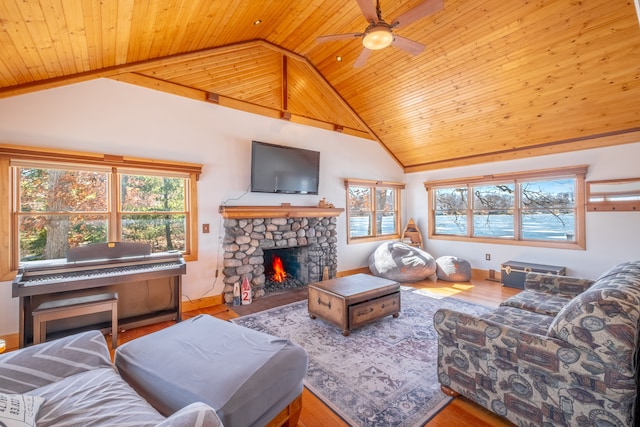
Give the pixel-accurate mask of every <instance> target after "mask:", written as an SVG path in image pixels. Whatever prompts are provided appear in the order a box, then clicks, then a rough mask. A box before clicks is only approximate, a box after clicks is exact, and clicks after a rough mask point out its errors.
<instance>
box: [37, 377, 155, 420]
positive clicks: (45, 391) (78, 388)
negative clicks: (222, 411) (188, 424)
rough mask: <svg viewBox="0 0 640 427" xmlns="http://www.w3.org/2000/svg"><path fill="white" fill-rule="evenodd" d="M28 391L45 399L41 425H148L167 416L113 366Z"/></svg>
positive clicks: (39, 415)
mask: <svg viewBox="0 0 640 427" xmlns="http://www.w3.org/2000/svg"><path fill="white" fill-rule="evenodd" d="M28 394H30V395H37V396H41V397H44V399H45V402H44V404H43V405H42V407H41V408H40V412H39V413H38V418H37V424H38V427H51V426H60V427H62V426H72V425H76V426H93V427H96V426H105V427H107V426H113V427H117V426H125V425H126V426H141V427H144V426H155V425H156V424H159V423H161V422H162V421H164V419H165V417H163V416H162V415H160V413H158V411H156V410H155V409H154V408H153V407H152V406H151V405H150V404H149V403H147V401H145V400H144V399H143V398H142V397H140V396H139V395H138V394H137V393H136V392H135V391H134V390H133V389H132V388H131V387H130V386H129V385H128V384H127V383H126V382H124V380H123V379H122V378H120V376H119V375H118V374H117V373H116V371H115V369H114V368H113V367H110V368H100V369H94V370H91V371H86V372H83V373H79V374H75V375H72V376H69V377H66V378H64V379H62V380H60V381H56V382H54V383H51V384H49V385H46V386H44V387H41V388H39V389H35V390H33V391H31V392H29V393H28Z"/></svg>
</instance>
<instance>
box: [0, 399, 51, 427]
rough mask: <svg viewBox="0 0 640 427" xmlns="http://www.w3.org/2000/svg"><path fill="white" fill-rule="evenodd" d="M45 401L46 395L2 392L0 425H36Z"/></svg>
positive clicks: (14, 426)
mask: <svg viewBox="0 0 640 427" xmlns="http://www.w3.org/2000/svg"><path fill="white" fill-rule="evenodd" d="M43 403H44V397H40V396H29V395H27V394H5V393H0V426H6V427H31V426H35V425H36V417H37V416H38V410H39V409H40V406H41V405H42V404H43Z"/></svg>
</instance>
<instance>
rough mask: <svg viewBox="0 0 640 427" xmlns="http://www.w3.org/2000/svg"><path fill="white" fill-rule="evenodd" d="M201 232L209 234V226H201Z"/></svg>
mask: <svg viewBox="0 0 640 427" xmlns="http://www.w3.org/2000/svg"><path fill="white" fill-rule="evenodd" d="M202 232H203V233H204V234H207V233H208V232H209V224H202Z"/></svg>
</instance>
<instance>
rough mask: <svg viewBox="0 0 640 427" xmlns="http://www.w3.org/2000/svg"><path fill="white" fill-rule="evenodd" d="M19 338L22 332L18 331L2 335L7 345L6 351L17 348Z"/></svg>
mask: <svg viewBox="0 0 640 427" xmlns="http://www.w3.org/2000/svg"><path fill="white" fill-rule="evenodd" d="M19 338H20V334H18V333H17V332H16V333H15V334H7V335H0V339H3V340H4V342H5V345H6V347H7V349H6V350H5V351H11V350H17V349H18V347H19V341H20V340H19Z"/></svg>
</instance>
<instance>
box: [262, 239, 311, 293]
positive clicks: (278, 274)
mask: <svg viewBox="0 0 640 427" xmlns="http://www.w3.org/2000/svg"><path fill="white" fill-rule="evenodd" d="M306 259H307V248H306V247H294V248H281V249H269V250H265V257H264V262H265V265H264V274H265V283H264V290H265V292H267V293H268V292H274V291H278V290H284V289H293V288H297V287H300V286H304V285H305V284H306V283H307V282H308V273H307V269H308V268H309V266H308V263H307V261H306Z"/></svg>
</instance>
